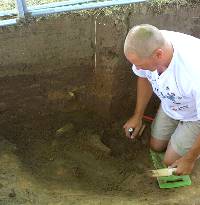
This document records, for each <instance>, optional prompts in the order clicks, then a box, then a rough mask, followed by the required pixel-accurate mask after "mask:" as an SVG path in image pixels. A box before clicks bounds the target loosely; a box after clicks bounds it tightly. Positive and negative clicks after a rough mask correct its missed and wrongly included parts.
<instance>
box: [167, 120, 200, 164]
mask: <svg viewBox="0 0 200 205" xmlns="http://www.w3.org/2000/svg"><path fill="white" fill-rule="evenodd" d="M199 133H200V121H195V122H179V124H178V126H177V128H176V130H175V131H174V133H173V134H172V137H171V140H170V142H169V145H168V147H167V150H166V153H165V158H164V163H165V164H166V165H167V166H170V165H171V164H172V163H174V162H175V161H176V160H177V159H179V158H181V157H182V156H184V155H185V154H186V153H187V152H188V151H189V149H190V148H191V147H192V145H193V144H194V142H195V140H196V138H197V137H198V135H199Z"/></svg>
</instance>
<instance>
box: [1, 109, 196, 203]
mask: <svg viewBox="0 0 200 205" xmlns="http://www.w3.org/2000/svg"><path fill="white" fill-rule="evenodd" d="M58 118H59V114H58V113H57V114H56V115H51V116H45V117H44V118H43V119H41V121H37V122H34V123H33V122H25V123H24V125H23V127H21V137H18V138H15V137H14V138H12V139H11V138H10V139H5V137H3V136H2V137H1V138H0V152H1V154H0V204H1V205H4V204H5V205H10V204H13V205H18V204H20V205H21V204H38V205H45V204H49V205H50V204H52V205H64V204H67V205H68V204H78V205H79V204H81V205H82V204H84V205H86V204H87V205H88V204H92V205H93V204H102V205H106V204H187V205H188V204H200V203H199V194H198V193H199V191H200V187H199V182H200V180H199V174H198V169H199V168H198V166H197V167H196V169H195V171H194V173H193V175H192V181H193V184H192V186H190V187H183V188H178V189H171V190H161V189H159V187H158V185H157V182H156V180H155V179H151V178H149V177H148V176H146V174H145V171H146V170H149V169H151V168H152V164H151V161H150V157H149V152H148V143H147V141H148V140H147V138H148V137H147V136H148V134H149V128H147V129H146V130H145V132H144V134H143V137H142V138H141V139H140V140H138V141H135V142H133V141H130V140H128V139H126V138H125V137H124V133H123V130H122V129H121V125H122V123H121V122H117V123H115V124H112V125H109V127H107V128H105V127H104V128H103V126H101V124H100V123H99V122H98V123H97V121H95V117H94V116H88V114H87V115H86V114H80V113H72V114H67V117H65V119H64V120H62V121H59V120H58V121H57V120H56V119H58ZM60 118H61V119H62V118H63V117H62V116H60ZM69 119H70V120H69ZM53 120H55V123H54V125H55V127H51V126H50V125H51V124H52V123H50V122H52V121H53ZM36 125H37V126H36ZM12 129H17V127H15V125H13V127H12ZM12 137H13V136H12Z"/></svg>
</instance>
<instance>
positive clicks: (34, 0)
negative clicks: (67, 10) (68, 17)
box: [0, 0, 66, 10]
mask: <svg viewBox="0 0 200 205" xmlns="http://www.w3.org/2000/svg"><path fill="white" fill-rule="evenodd" d="M59 1H64V0H26V4H27V6H35V5H40V4H46V3H52V2H59ZM65 1H66V0H65ZM15 2H16V0H0V10H12V9H15V8H16V4H15Z"/></svg>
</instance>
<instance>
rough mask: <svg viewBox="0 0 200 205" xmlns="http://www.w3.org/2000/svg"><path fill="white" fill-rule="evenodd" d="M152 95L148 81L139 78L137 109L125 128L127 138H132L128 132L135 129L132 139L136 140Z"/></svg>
mask: <svg viewBox="0 0 200 205" xmlns="http://www.w3.org/2000/svg"><path fill="white" fill-rule="evenodd" d="M152 93H153V89H152V86H151V84H150V82H149V81H148V79H147V78H141V77H138V79H137V101H136V108H135V111H134V114H133V116H132V117H131V118H130V119H129V120H128V121H127V122H126V124H125V125H124V126H123V127H124V129H125V132H126V136H127V137H130V136H129V132H128V129H129V128H130V127H132V128H135V129H134V132H133V134H132V138H134V137H135V136H136V135H137V133H138V132H139V130H140V128H141V125H142V117H143V114H144V111H145V109H146V106H147V104H148V102H149V100H150V98H151V96H152Z"/></svg>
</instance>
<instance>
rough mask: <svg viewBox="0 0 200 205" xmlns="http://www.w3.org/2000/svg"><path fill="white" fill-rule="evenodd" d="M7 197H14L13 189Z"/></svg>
mask: <svg viewBox="0 0 200 205" xmlns="http://www.w3.org/2000/svg"><path fill="white" fill-rule="evenodd" d="M8 196H9V197H11V198H13V197H16V193H15V190H14V189H11V192H10V193H9V195H8Z"/></svg>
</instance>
